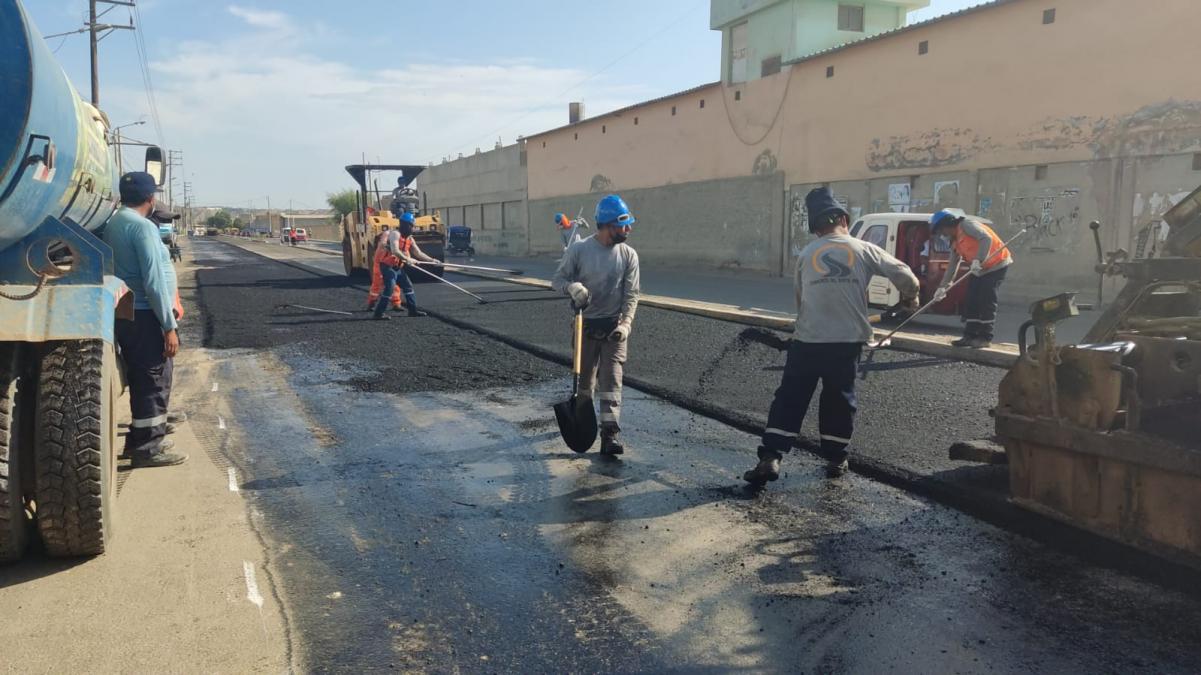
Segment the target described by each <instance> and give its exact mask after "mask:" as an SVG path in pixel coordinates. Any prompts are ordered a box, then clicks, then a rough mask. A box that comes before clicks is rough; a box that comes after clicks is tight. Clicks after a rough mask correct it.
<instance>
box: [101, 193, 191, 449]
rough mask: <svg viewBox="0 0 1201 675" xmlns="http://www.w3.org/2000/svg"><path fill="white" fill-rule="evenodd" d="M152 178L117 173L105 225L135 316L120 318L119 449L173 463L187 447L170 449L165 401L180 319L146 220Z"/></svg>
mask: <svg viewBox="0 0 1201 675" xmlns="http://www.w3.org/2000/svg"><path fill="white" fill-rule="evenodd" d="M157 189H158V186H157V185H156V184H155V180H154V177H153V176H151V175H150V174H148V173H144V172H140V171H138V172H134V173H128V174H125V175H124V176H122V177H121V182H120V192H121V208H119V209H118V210H117V212H116V213H114V214H113V215H112V216H111V217H110V218H109V219H108V223H107V224H106V226H105V228H104V242H105V243H106V244H108V245H109V247H110V248H111V249H112V250H113V271H114V273H115V274H116V276H117V277H119V278H120V279H121V280H122V281H124V282H125V285H126V286H128V287H129V290H130V291H131V292H132V293H133V307H134V318H133V320H132V321H131V320H128V319H118V320H117V326H116V332H117V345H118V347H119V348H120V350H121V361H122V363H123V364H124V368H125V379H126V382H127V383H128V385H129V407H130V411H131V413H132V417H133V421H132V422H131V424H130V429H129V434H128V435H127V436H126V437H125V453H124V454H126V455H127V456H129V457H130V458H131V459H132V460H133V466H134V467H152V466H171V465H174V464H181V463H183V462H184V461H186V460H187V455H183V454H178V453H174V452H171V450H172V448H173V447H174V445H175V443H174V442H173V441H171V440H170V439H167V438H165V436H166V434H167V406H168V404H169V403H170V400H171V377H172V371H173V363H174V362H173V359H174V358H175V355H176V354H177V353H178V352H179V335H178V333H177V331H176V328H177V327H178V320H177V319H176V318H175V313H174V311H173V305H174V299H175V287H174V283H173V279H174V273H173V271H172V272H168V270H167V268H168V267H170V266H171V262H170V260H169V259H168V258H167V255H166V252H165V251H164V249H163V242H162V239H161V238H160V237H159V231H158V226H156V225H155V224H154V223H152V222H150V220H148V218H147V217H148V216H149V215H150V213H151V212H152V211H153V210H154V203H155V192H156V190H157Z"/></svg>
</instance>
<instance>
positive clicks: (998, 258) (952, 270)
mask: <svg viewBox="0 0 1201 675" xmlns="http://www.w3.org/2000/svg"><path fill="white" fill-rule="evenodd" d="M930 226H931V227H930V229H931V231H932V234H933V235H934V236H936V237H944V238H946V239H948V240H949V241H950V244H951V260H950V263H949V264H948V265H947V272H946V274H945V275H944V276H943V278H942V283H941V284H940V285H939V287H938V290H936V291H935V292H934V300H935V301H936V302H938V301H941V300H943V299H944V298H946V297H947V291H948V290H949V289H950V286H951V282H953V281H954V280H955V275H956V273H957V272H958V270H959V263H960V262H961V261H967V262H969V264H970V265H971V268H970V274H971V275H972V278H971V279H970V280H969V281H968V287H967V298H966V300H965V301H964V307H963V320H964V325H963V337H962V338H960V339H958V340H955V341H954V342H952V343H951V344H952V345H953V346H955V347H970V348H973V349H983V348H984V347H987V346H989V345H990V344H992V339H993V331H994V329H995V327H996V323H997V290H998V289H999V288H1000V287H1001V282H1003V281H1005V272H1006V271H1007V270H1008V269H1009V266H1010V265H1012V264H1013V255H1012V254H1011V253H1010V252H1009V249H1008V248H1006V247H1005V242H1004V240H1002V239H1001V238H1000V237H999V236H997V233H996V232H993V230H992V228H991V227H989V226H988V225H985V224H984V223H982V222H980V221H979V220H976V219H974V218H969V217H968V216H967V214H965V213H964V212H963V211H961V210H960V209H943V210H941V211H939V212H938V213H936V214H934V215H933V216H931V217H930Z"/></svg>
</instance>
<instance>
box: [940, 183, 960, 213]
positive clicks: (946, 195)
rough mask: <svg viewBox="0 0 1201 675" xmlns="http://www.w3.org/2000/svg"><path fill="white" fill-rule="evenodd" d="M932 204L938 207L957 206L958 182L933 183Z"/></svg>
mask: <svg viewBox="0 0 1201 675" xmlns="http://www.w3.org/2000/svg"><path fill="white" fill-rule="evenodd" d="M934 203H935V204H936V205H938V206H939V207H947V206H959V181H957V180H943V181H935V183H934Z"/></svg>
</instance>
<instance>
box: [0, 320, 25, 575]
mask: <svg viewBox="0 0 1201 675" xmlns="http://www.w3.org/2000/svg"><path fill="white" fill-rule="evenodd" d="M21 353H22V345H19V344H12V343H9V344H3V345H0V562H10V561H13V560H16V559H17V558H20V557H21V554H22V553H24V552H25V543H26V541H27V540H28V534H29V525H30V523H29V519H28V518H27V517H26V515H25V491H24V490H23V489H22V488H23V486H24V485H25V481H23V480H22V478H23V477H24V476H23V473H25V467H24V463H23V462H22V460H24V459H26V458H28V457H29V445H30V440H31V434H30V433H29V432H30V431H31V429H30V428H29V422H30V420H31V419H32V418H31V416H30V415H29V406H28V401H29V400H30V397H29V394H30V391H28V388H29V386H30V384H31V383H30V381H29V378H28V377H26V375H27V373H26V372H24V371H23V369H22V368H21V367H20V364H21V358H20V355H21Z"/></svg>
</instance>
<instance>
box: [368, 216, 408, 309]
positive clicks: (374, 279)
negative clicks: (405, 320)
mask: <svg viewBox="0 0 1201 675" xmlns="http://www.w3.org/2000/svg"><path fill="white" fill-rule="evenodd" d="M388 232H389V230H388V226H387V225H385V226H384V231H383V232H380V233H379V236H378V237H376V238H375V255H374V259H373V260H372V264H371V290H370V291H368V292H367V311H369V312H372V311H375V302H376V301H377V300H379V296H380V293H381V292H382V291H383V290H384V275H383V274H382V273H381V272H380V269H381V267H380V263H381V262H383V261H384V259H385V258H387V257H388V256H390V255H391V254H390V253H388ZM401 307H404V303H403V302H401V299H400V284H394V285H393V286H392V310H393V311H396V312H399V311H400V309H401Z"/></svg>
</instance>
